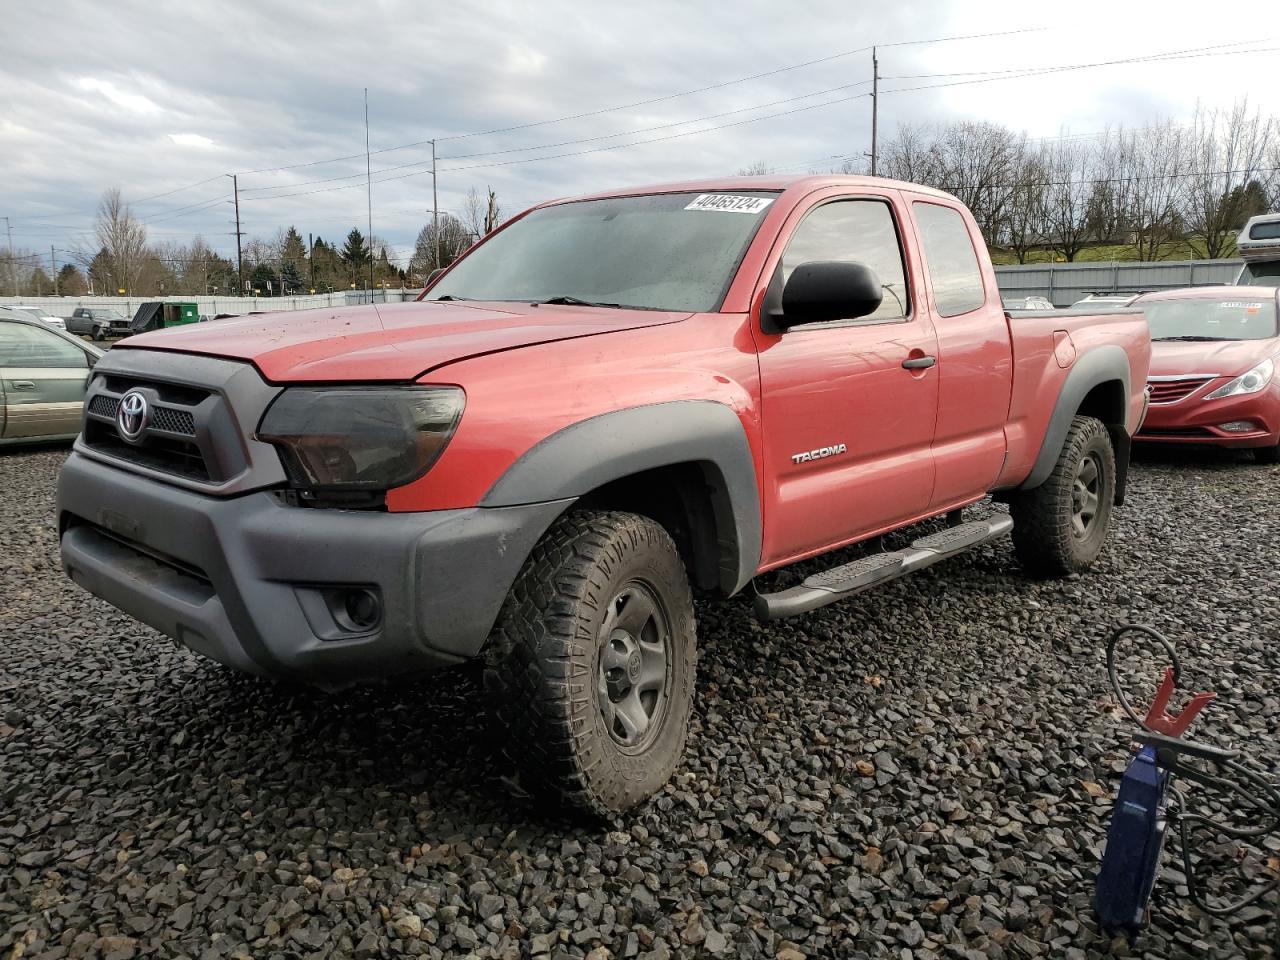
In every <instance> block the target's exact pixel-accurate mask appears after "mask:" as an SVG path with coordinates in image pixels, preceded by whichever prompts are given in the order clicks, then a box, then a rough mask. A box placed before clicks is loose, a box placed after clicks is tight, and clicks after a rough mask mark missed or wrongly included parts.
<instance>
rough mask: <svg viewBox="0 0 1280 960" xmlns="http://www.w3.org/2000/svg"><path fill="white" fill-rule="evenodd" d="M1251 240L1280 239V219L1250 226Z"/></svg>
mask: <svg viewBox="0 0 1280 960" xmlns="http://www.w3.org/2000/svg"><path fill="white" fill-rule="evenodd" d="M1249 239H1250V240H1280V220H1270V221H1264V222H1263V223H1255V224H1254V225H1253V226H1252V227H1250V228H1249Z"/></svg>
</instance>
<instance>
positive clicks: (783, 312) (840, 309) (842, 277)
mask: <svg viewBox="0 0 1280 960" xmlns="http://www.w3.org/2000/svg"><path fill="white" fill-rule="evenodd" d="M882 300H884V288H883V287H882V286H881V285H880V278H879V277H877V276H876V274H875V271H874V270H872V269H871V268H870V267H868V266H867V265H866V264H862V263H855V262H851V261H845V260H812V261H809V262H808V263H802V264H800V265H799V266H798V267H796V268H795V269H794V270H792V271H791V276H790V277H788V278H787V284H786V286H785V287H783V288H782V303H781V304H780V307H781V309H780V310H774V311H771V312H770V314H769V319H770V320H771V321H772V323H773V325H774V326H775V327H776V328H777V329H778V330H779V331H781V330H786V329H788V328H790V327H794V326H796V325H797V324H801V323H820V322H823V321H830V320H853V319H856V318H857V317H865V316H869V315H870V314H873V313H875V312H876V310H877V309H879V307H880V303H881V301H882Z"/></svg>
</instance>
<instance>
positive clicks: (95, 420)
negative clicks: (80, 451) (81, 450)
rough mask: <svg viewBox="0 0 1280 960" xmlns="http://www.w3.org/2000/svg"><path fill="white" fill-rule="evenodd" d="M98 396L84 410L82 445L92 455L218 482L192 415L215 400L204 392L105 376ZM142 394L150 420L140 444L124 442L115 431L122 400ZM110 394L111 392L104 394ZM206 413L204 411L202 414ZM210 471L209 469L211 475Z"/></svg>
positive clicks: (213, 395) (214, 465)
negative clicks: (197, 437)
mask: <svg viewBox="0 0 1280 960" xmlns="http://www.w3.org/2000/svg"><path fill="white" fill-rule="evenodd" d="M95 387H96V388H97V389H99V390H100V391H103V392H99V393H95V394H93V396H92V397H91V398H90V400H89V402H88V403H87V404H86V405H85V414H86V416H85V427H84V442H85V445H86V446H88V447H89V448H90V449H92V450H96V451H98V452H100V453H104V454H106V455H108V456H110V457H114V458H115V459H118V460H128V461H129V462H131V463H136V464H138V465H139V466H143V467H147V468H148V469H151V470H157V471H160V472H162V473H168V474H173V475H175V476H179V477H184V478H186V479H189V480H195V481H198V482H202V483H208V482H216V481H217V480H220V479H222V478H221V477H220V476H218V475H217V465H216V464H211V463H210V462H209V460H208V459H206V457H205V453H204V451H203V450H202V449H201V446H200V444H199V443H197V442H196V411H197V410H201V409H202V405H203V406H204V407H205V408H208V407H212V406H214V405H216V404H217V403H218V402H219V398H218V397H217V396H216V395H215V394H213V393H211V392H210V391H208V390H202V389H199V388H193V387H187V386H181V385H176V384H168V383H164V382H162V381H154V380H141V379H136V378H132V377H120V376H105V377H100V378H98V380H97V381H96V382H95ZM134 389H137V390H139V391H141V392H142V393H143V394H144V395H145V396H146V397H147V401H148V405H149V407H150V416H149V418H148V422H147V426H146V430H145V432H144V434H143V437H142V439H141V440H140V441H138V442H136V443H130V442H128V441H126V440H125V439H124V438H123V437H122V436H121V435H120V432H119V430H118V429H117V428H116V423H115V419H116V413H117V412H118V411H119V409H120V398H121V397H122V396H124V394H125V393H127V392H129V391H130V390H134ZM106 391H110V392H106ZM206 412H208V411H206ZM211 468H212V469H211Z"/></svg>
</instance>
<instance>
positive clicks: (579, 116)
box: [241, 27, 1045, 175]
mask: <svg viewBox="0 0 1280 960" xmlns="http://www.w3.org/2000/svg"><path fill="white" fill-rule="evenodd" d="M1044 29H1045V28H1044V27H1026V28H1022V29H1018V30H999V31H994V32H990V33H970V34H957V35H955V36H947V37H928V38H924V39H919V40H897V41H892V42H890V43H881V44H880V46H882V47H905V46H919V45H923V44H933V43H950V42H953V41H959V40H982V39H988V38H992V37H1009V36H1014V35H1016V34H1023V33H1037V32H1040V31H1042V30H1044ZM870 49H871V47H870V46H865V47H858V48H857V49H854V50H842V51H840V52H839V53H833V54H829V55H827V56H825V57H817V58H815V59H813V60H805V61H802V62H801V63H792V64H788V65H786V66H783V67H777V68H776V69H773V70H765V71H763V72H762V73H753V74H751V75H750V76H746V77H738V78H736V79H733V80H724V81H721V82H719V83H711V84H707V85H706V86H702V87H694V88H693V89H690V90H681V91H680V92H678V93H669V94H664V95H663V96H660V97H650V98H648V99H646V100H636V101H633V102H631V103H623V104H617V105H615V106H612V107H601V108H600V109H598V110H588V111H585V112H583V113H575V114H569V115H567V116H563V117H554V118H552V119H549V120H535V121H532V122H530V123H520V124H515V125H513V126H509V127H495V128H493V129H491V130H476V131H472V132H471V133H457V134H453V135H451V136H447V137H435V138H433V139H434V140H436V141H437V142H442V141H445V140H465V139H469V138H471V137H487V136H490V135H492V134H497V133H513V132H515V131H517V130H530V129H533V128H534V127H545V126H550V125H551V124H556V123H565V122H568V121H570V120H583V119H586V118H587V117H597V116H601V115H603V114H606V113H616V112H618V111H619V110H631V109H633V108H635V107H647V106H651V105H652V104H655V103H663V102H665V101H668V100H675V99H678V98H680V97H688V96H692V95H693V94H695V93H706V92H707V91H710V90H720V89H723V88H725V87H730V86H734V85H735V84H739V83H748V82H750V81H752V80H761V79H763V78H765V77H772V76H776V75H777V74H780V73H787V72H789V71H792V70H800V69H802V68H804V67H812V66H816V65H817V64H820V63H829V62H831V61H833V60H840V59H843V58H845V57H851V56H854V55H855V54H859V53H866V52H867V51H868V50H870ZM431 142H432V141H431V140H417V141H414V142H412V143H401V144H396V145H395V146H391V147H382V148H381V149H378V150H374V151H373V153H375V154H382V153H391V152H393V151H396V150H408V149H411V148H413V147H424V146H427V145H428V144H430V143H431ZM362 156H364V154H350V155H348V156H345V157H330V158H328V159H325V160H309V161H306V162H305V163H292V164H286V165H283V166H279V167H260V168H258V169H256V170H242V171H241V174H242V175H248V174H251V173H275V172H277V171H281V170H297V169H299V168H302V167H314V166H319V165H321V164H326V163H339V162H341V161H344V160H358V159H360V158H361V157H362Z"/></svg>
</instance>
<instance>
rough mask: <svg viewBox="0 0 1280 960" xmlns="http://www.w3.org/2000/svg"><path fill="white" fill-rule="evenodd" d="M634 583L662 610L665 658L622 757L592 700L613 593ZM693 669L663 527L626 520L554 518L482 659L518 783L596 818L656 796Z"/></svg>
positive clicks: (680, 734) (601, 515)
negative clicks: (658, 691) (651, 709)
mask: <svg viewBox="0 0 1280 960" xmlns="http://www.w3.org/2000/svg"><path fill="white" fill-rule="evenodd" d="M635 583H641V584H643V585H644V586H645V588H646V589H648V590H649V594H648V596H651V598H652V599H656V600H657V606H658V607H661V608H662V613H663V614H664V615H665V623H666V625H667V627H668V630H667V638H668V640H667V651H668V652H667V654H666V656H665V658H664V660H663V663H664V664H665V666H664V667H661V668H660V672H663V673H665V676H666V686H665V688H664V690H665V694H664V700H663V704H664V706H663V709H662V712H661V716H660V717H659V716H658V714H657V713H655V714H654V719H653V720H652V724H653V728H652V729H651V730H649V731H648V733H647V734H646V737H647V740H645V741H643V742H637V743H636V744H635V747H634V748H633V749H630V750H629V749H626V748H624V746H623V745H620V743H619V742H618V741H617V740H616V739H615V735H614V734H611V732H610V729H609V726H608V724H607V723H606V720H605V717H604V715H603V714H602V710H601V697H602V696H606V697H607V696H611V694H610V693H608V692H604V691H601V690H600V688H599V684H600V683H601V682H603V681H602V679H601V678H602V677H603V676H604V674H603V673H602V669H603V664H604V656H605V653H606V649H605V648H606V645H607V644H608V643H610V642H611V641H610V640H609V638H607V637H606V636H605V635H604V632H603V629H602V628H603V627H604V625H605V623H606V618H607V617H608V616H609V612H610V609H611V607H610V605H611V604H616V603H618V601H621V604H622V606H619V607H617V609H622V607H623V606H625V604H626V603H628V602H630V601H629V600H627V599H624V598H623V594H625V593H626V592H627V591H628V590H631V589H634V588H633V587H631V585H632V584H635ZM620 591H622V593H621V594H620ZM615 617H616V613H615ZM695 661H696V635H695V628H694V616H693V599H692V596H691V593H690V589H689V581H688V575H687V573H686V571H685V567H684V563H683V562H682V561H681V559H680V554H679V552H678V551H677V549H676V545H675V543H674V542H673V541H672V539H671V537H670V536H669V535H668V534H667V532H666V530H664V529H663V528H662V527H661V526H660V525H659V524H657V523H655V522H654V521H653V520H650V519H648V518H647V517H641V516H637V515H635V514H628V513H615V512H603V511H574V512H571V513H569V514H567V515H565V516H564V517H562V518H561V519H559V520H558V521H557V522H556V523H555V524H554V525H553V526H552V527H551V529H550V530H549V531H548V532H547V533H546V534H545V535H544V536H543V538H542V539H541V540H540V541H539V542H538V544H537V546H535V547H534V549H533V552H532V554H531V555H530V556H529V559H528V560H527V561H526V562H525V565H524V568H523V570H522V571H521V572H520V575H519V577H518V578H517V579H516V582H515V584H514V586H513V587H512V588H511V592H510V594H509V595H508V597H507V600H506V602H505V603H504V605H503V608H502V612H501V614H500V615H499V618H498V623H497V625H496V626H495V628H494V631H493V634H492V636H491V637H490V639H489V644H488V646H487V648H486V651H485V684H484V686H485V696H486V699H487V701H488V703H489V705H490V711H491V714H492V716H493V719H494V721H495V722H496V725H497V729H496V730H495V736H496V737H497V738H499V742H500V743H501V744H502V750H503V752H504V753H505V755H506V758H507V760H508V761H509V762H510V763H511V764H512V766H513V767H514V769H515V770H516V771H517V772H518V775H519V781H520V784H521V786H522V787H524V788H525V789H526V790H528V792H530V793H531V794H533V795H535V796H536V797H539V798H540V799H543V800H547V801H550V802H551V803H553V804H559V805H566V804H567V805H569V806H571V807H573V808H576V809H577V810H578V811H581V812H585V813H587V814H590V815H594V816H601V817H608V816H612V815H616V814H618V813H621V812H623V811H624V810H627V809H628V808H630V807H632V806H634V805H636V804H637V803H639V802H640V801H642V800H644V799H645V798H647V797H649V796H651V795H652V794H654V793H656V792H657V791H658V790H660V789H661V788H662V786H663V784H665V783H666V781H667V780H668V778H670V776H671V773H672V771H673V770H674V769H675V767H676V764H677V763H678V762H679V760H680V756H681V754H682V753H683V751H684V744H685V739H686V736H687V734H688V727H689V714H690V711H691V710H692V706H693V690H694V672H695Z"/></svg>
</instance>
